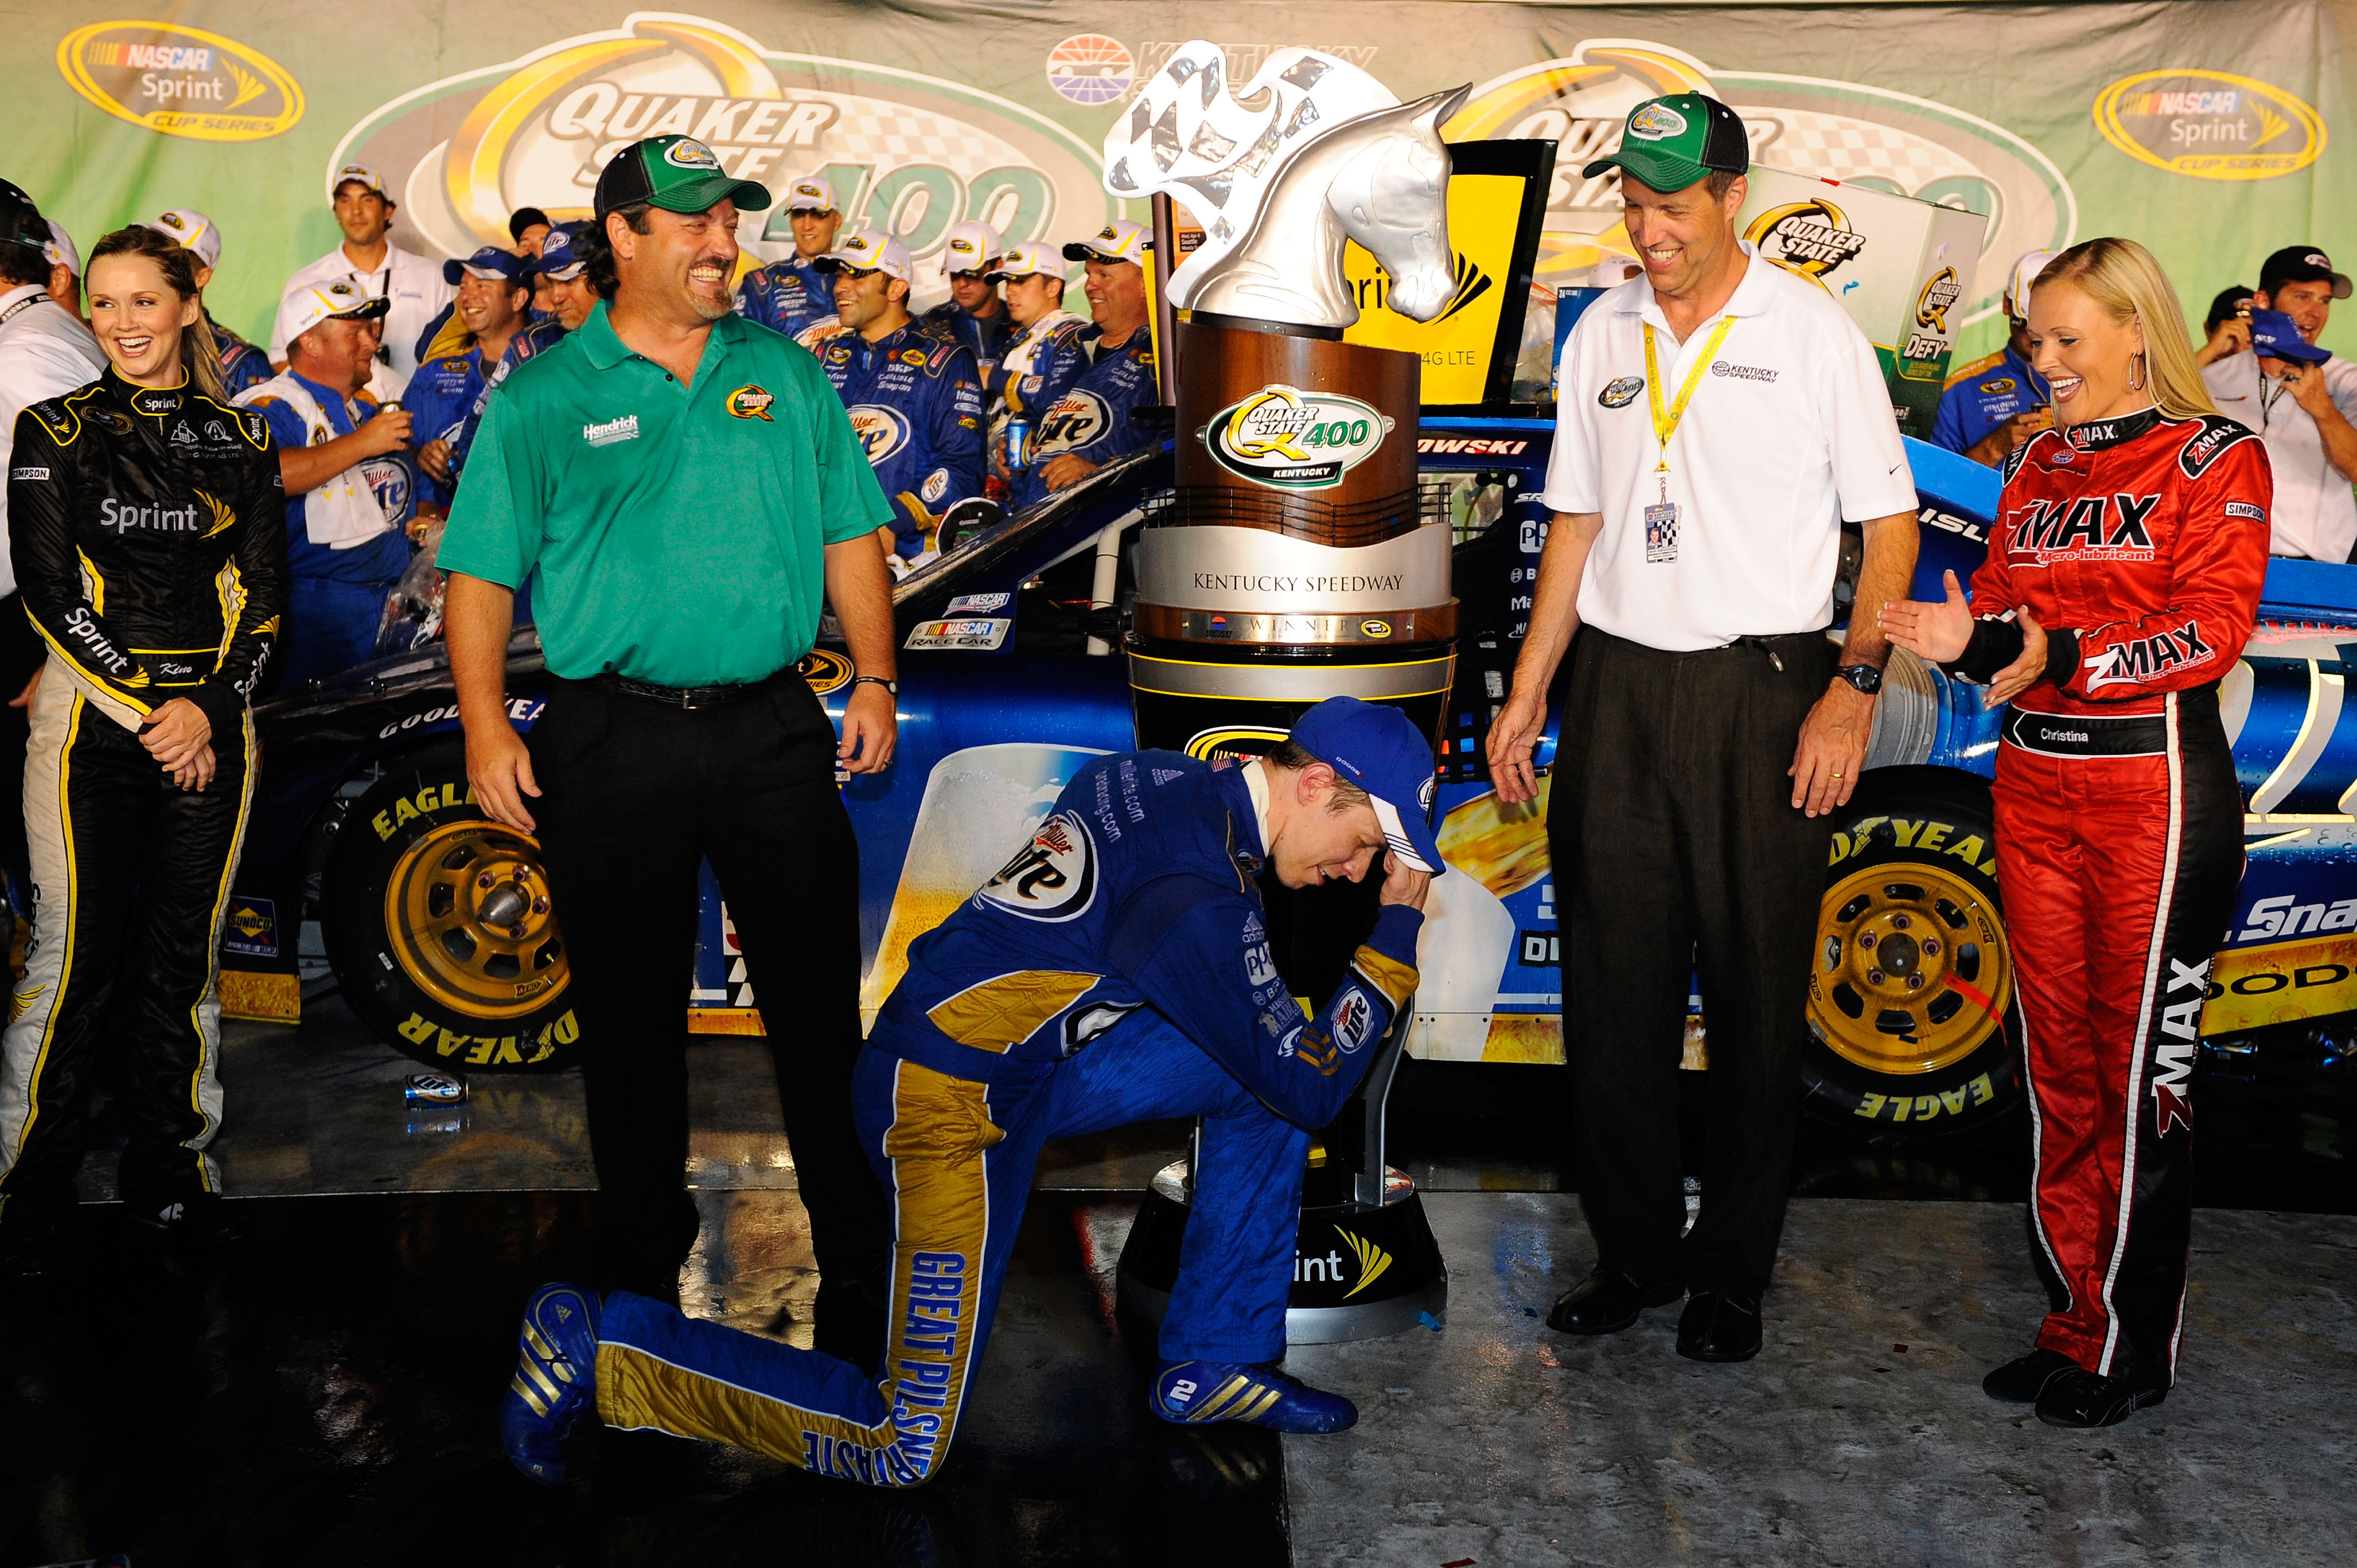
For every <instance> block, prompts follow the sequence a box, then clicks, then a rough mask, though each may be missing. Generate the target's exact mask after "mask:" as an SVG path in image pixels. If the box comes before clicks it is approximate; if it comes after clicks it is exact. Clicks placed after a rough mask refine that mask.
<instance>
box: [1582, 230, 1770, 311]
mask: <svg viewBox="0 0 2357 1568" xmlns="http://www.w3.org/2000/svg"><path fill="white" fill-rule="evenodd" d="M1735 245H1736V249H1738V250H1739V251H1741V252H1743V254H1744V255H1745V256H1746V257H1747V258H1748V261H1747V263H1746V264H1745V266H1744V269H1743V281H1742V282H1740V283H1738V284H1737V285H1735V292H1734V293H1733V294H1731V295H1728V296H1727V303H1726V304H1725V305H1723V306H1719V309H1718V314H1719V316H1760V315H1762V314H1764V313H1765V312H1766V311H1767V309H1768V307H1769V306H1770V304H1771V303H1772V302H1773V300H1774V298H1775V287H1776V284H1775V280H1774V279H1772V278H1770V276H1769V275H1768V270H1769V269H1770V267H1772V266H1774V265H1775V264H1776V263H1773V262H1762V261H1761V260H1760V250H1759V247H1758V246H1756V245H1754V244H1752V242H1750V241H1749V240H1738V241H1737V242H1735ZM1629 283H1630V285H1631V286H1630V288H1629V297H1628V298H1626V299H1623V300H1619V301H1616V302H1615V303H1614V305H1613V307H1612V308H1613V309H1614V311H1615V312H1616V313H1618V314H1620V315H1622V316H1641V317H1644V318H1645V319H1646V320H1647V321H1649V322H1651V323H1652V324H1653V325H1654V326H1656V327H1659V328H1663V330H1664V331H1667V330H1668V329H1669V326H1670V318H1669V317H1666V316H1664V315H1663V314H1662V306H1661V302H1660V301H1659V300H1658V299H1656V298H1655V297H1654V295H1653V280H1652V279H1651V278H1649V277H1646V276H1645V275H1643V274H1638V275H1637V276H1636V277H1633V278H1631V279H1630V280H1629ZM1712 319H1713V320H1717V317H1712Z"/></svg>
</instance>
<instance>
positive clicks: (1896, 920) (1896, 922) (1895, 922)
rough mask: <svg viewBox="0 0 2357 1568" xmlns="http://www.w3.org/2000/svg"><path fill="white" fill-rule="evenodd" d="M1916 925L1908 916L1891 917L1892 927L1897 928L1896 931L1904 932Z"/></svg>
mask: <svg viewBox="0 0 2357 1568" xmlns="http://www.w3.org/2000/svg"><path fill="white" fill-rule="evenodd" d="M1914 923H1915V922H1914V921H1913V920H1910V919H1909V918H1907V917H1906V916H1904V915H1893V916H1891V917H1890V924H1891V925H1892V927H1893V928H1895V929H1899V930H1902V931H1903V930H1905V929H1907V928H1908V927H1910V926H1911V925H1913V924H1914Z"/></svg>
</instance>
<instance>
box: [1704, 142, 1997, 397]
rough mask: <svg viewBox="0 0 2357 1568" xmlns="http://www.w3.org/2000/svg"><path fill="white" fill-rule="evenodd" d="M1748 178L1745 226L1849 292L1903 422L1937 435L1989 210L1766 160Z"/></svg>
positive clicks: (1842, 297) (1758, 239) (1785, 257)
mask: <svg viewBox="0 0 2357 1568" xmlns="http://www.w3.org/2000/svg"><path fill="white" fill-rule="evenodd" d="M1749 178H1750V186H1751V193H1750V195H1749V196H1748V197H1746V198H1745V199H1744V202H1743V210H1742V211H1741V212H1740V213H1739V214H1738V215H1737V218H1736V227H1737V230H1738V231H1739V232H1740V233H1741V234H1742V235H1743V237H1744V238H1745V239H1747V240H1749V241H1750V242H1752V243H1753V244H1754V245H1756V246H1758V247H1759V250H1760V254H1761V255H1763V256H1765V257H1767V258H1768V259H1769V260H1770V261H1771V262H1774V263H1777V264H1779V265H1780V266H1781V267H1783V268H1784V270H1785V271H1787V272H1791V273H1796V274H1799V275H1800V276H1802V277H1804V278H1807V279H1808V280H1809V281H1810V282H1811V283H1813V284H1815V285H1817V286H1818V287H1820V288H1822V289H1824V291H1825V292H1826V293H1828V294H1830V295H1833V296H1834V297H1835V299H1837V300H1839V301H1841V303H1842V306H1843V307H1844V308H1845V309H1846V310H1847V311H1848V312H1849V316H1850V319H1851V320H1853V321H1855V322H1857V324H1858V327H1859V328H1860V329H1861V330H1863V331H1864V332H1865V333H1866V337H1867V341H1868V342H1870V343H1872V344H1873V345H1874V352H1875V357H1876V358H1877V359H1878V360H1881V361H1882V374H1883V378H1884V380H1885V381H1886V382H1887V383H1888V384H1889V388H1890V411H1891V413H1894V414H1896V415H1897V416H1898V418H1899V428H1900V431H1901V432H1902V433H1904V434H1906V435H1913V436H1918V437H1922V438H1929V437H1930V435H1931V434H1932V417H1933V416H1934V415H1935V414H1937V413H1939V410H1940V392H1941V390H1942V388H1943V386H1944V385H1945V384H1946V381H1947V376H1948V356H1949V354H1950V352H1951V351H1952V350H1953V349H1954V348H1955V343H1956V329H1957V328H1959V327H1960V326H1962V325H1963V321H1962V317H1963V313H1964V309H1965V308H1967V307H1968V306H1967V298H1966V296H1967V292H1968V290H1969V289H1970V287H1971V285H1972V281H1973V273H1974V270H1975V268H1976V267H1978V266H1979V265H1980V259H1981V237H1982V235H1983V233H1984V232H1985V231H1986V229H1987V228H1988V220H1987V219H1986V218H1984V217H1982V216H1981V215H1980V214H1979V213H1977V212H1966V211H1964V209H1961V208H1956V207H1937V206H1934V205H1932V203H1931V202H1928V201H1917V200H1915V199H1913V198H1911V197H1905V196H1893V195H1891V194H1889V192H1887V191H1880V190H1870V189H1867V188H1865V187H1863V186H1857V185H1845V184H1842V183H1840V182H1838V181H1835V180H1830V179H1815V178H1812V177H1809V176H1807V175H1799V174H1794V173H1792V171H1791V170H1790V169H1780V168H1770V167H1768V166H1764V165H1760V164H1754V165H1752V166H1751V174H1750V177H1749Z"/></svg>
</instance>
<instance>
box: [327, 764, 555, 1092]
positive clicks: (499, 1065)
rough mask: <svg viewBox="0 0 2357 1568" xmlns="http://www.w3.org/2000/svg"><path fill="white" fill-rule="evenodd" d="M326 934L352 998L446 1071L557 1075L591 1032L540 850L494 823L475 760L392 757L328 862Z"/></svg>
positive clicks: (394, 1040)
mask: <svg viewBox="0 0 2357 1568" xmlns="http://www.w3.org/2000/svg"><path fill="white" fill-rule="evenodd" d="M319 920H320V928H321V932H322V934H323V935H324V936H325V938H326V939H327V946H328V961H329V962H330V963H331V964H332V965H333V966H334V968H335V972H336V978H337V980H338V982H339V984H340V986H341V988H342V992H343V995H344V998H345V1000H346V1001H347V1002H348V1003H350V1006H351V1009H352V1011H353V1012H354V1013H355V1014H357V1015H359V1016H360V1019H361V1022H362V1023H364V1024H366V1025H367V1026H369V1027H370V1028H371V1029H372V1030H373V1031H375V1032H376V1034H377V1035H378V1036H381V1037H382V1039H383V1040H384V1041H385V1042H386V1043H387V1044H388V1045H390V1046H392V1047H393V1048H394V1049H396V1050H399V1051H403V1052H404V1053H406V1054H407V1055H409V1056H412V1057H414V1058H417V1059H418V1060H419V1061H422V1062H425V1063H428V1064H430V1065H432V1066H435V1067H441V1068H459V1069H465V1070H468V1071H477V1072H503V1071H504V1072H547V1071H554V1070H556V1069H562V1068H566V1067H570V1066H572V1065H573V1063H574V1061H575V1059H576V1056H575V1051H574V1047H575V1045H576V1041H577V1040H578V1038H579V1036H580V1026H579V1025H578V1024H577V1023H576V1021H575V1018H574V1015H573V1012H572V1009H571V1008H570V1007H569V1006H568V1005H567V1000H568V999H567V995H566V993H567V992H568V990H569V989H570V987H569V984H568V982H569V981H570V979H571V975H570V972H569V970H568V968H567V966H566V963H565V944H564V940H563V937H562V935H561V933H560V932H559V930H558V929H557V925H556V919H555V913H554V909H553V908H551V905H550V900H549V897H548V878H547V875H546V874H545V872H544V870H543V869H542V867H541V864H540V845H539V843H537V841H535V840H533V838H531V837H530V836H529V835H527V834H524V833H519V832H515V831H514V830H512V829H511V828H507V827H503V826H501V825H500V824H499V823H497V822H492V821H490V819H489V818H488V817H486V816H485V815H484V814H483V812H482V811H481V809H480V808H479V807H478V806H477V805H476V804H475V803H474V793H473V791H472V790H471V789H468V785H467V768H466V757H465V753H464V751H463V750H462V749H461V748H459V747H457V746H433V747H429V748H427V749H425V750H424V751H420V752H418V753H416V754H414V755H413V756H409V757H399V758H395V759H393V761H392V762H391V763H390V764H389V765H388V767H387V769H386V772H385V775H384V777H383V778H382V779H378V780H377V781H376V783H375V784H373V785H371V787H370V789H369V790H368V792H367V793H366V794H364V795H362V796H361V798H360V799H359V800H357V801H355V802H354V803H353V805H352V809H351V811H350V813H349V814H348V815H347V816H346V817H345V818H344V822H343V826H342V827H341V829H339V831H338V832H337V834H336V837H335V840H334V843H332V844H331V845H330V847H329V849H328V864H327V872H326V876H325V878H324V880H323V883H322V886H321V888H320V895H319Z"/></svg>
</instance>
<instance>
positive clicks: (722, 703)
mask: <svg viewBox="0 0 2357 1568" xmlns="http://www.w3.org/2000/svg"><path fill="white" fill-rule="evenodd" d="M793 673H794V668H793V666H792V665H791V664H790V665H788V666H786V668H784V669H783V670H780V671H778V672H777V673H776V674H774V675H770V676H765V677H763V678H762V679H761V680H759V681H745V682H738V683H737V684H735V685H728V686H658V685H656V684H655V683H654V682H651V681H633V680H630V679H629V678H628V677H626V676H621V675H597V676H593V677H592V678H591V680H590V682H589V683H590V684H591V685H593V686H601V687H603V688H605V689H606V690H607V691H608V692H612V693H615V694H616V695H618V696H623V697H633V698H636V699H637V700H638V701H640V702H642V703H662V705H663V706H664V707H666V708H678V709H680V710H681V711H682V712H684V713H694V711H695V710H697V709H699V708H725V707H726V706H728V705H729V704H730V703H741V702H743V701H745V700H746V699H747V698H748V697H758V696H759V695H760V694H761V693H764V692H767V691H770V690H771V689H772V688H774V687H775V686H776V685H777V684H778V682H780V681H782V680H784V679H785V678H786V677H788V676H790V675H791V674H793Z"/></svg>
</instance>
